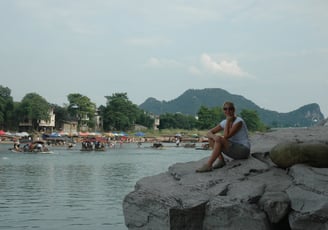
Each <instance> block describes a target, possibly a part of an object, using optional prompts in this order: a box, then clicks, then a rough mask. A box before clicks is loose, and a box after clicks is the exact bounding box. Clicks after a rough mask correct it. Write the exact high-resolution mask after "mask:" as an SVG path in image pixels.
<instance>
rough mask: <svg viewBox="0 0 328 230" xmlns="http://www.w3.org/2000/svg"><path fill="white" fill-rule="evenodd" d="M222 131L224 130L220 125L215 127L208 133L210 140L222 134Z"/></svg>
mask: <svg viewBox="0 0 328 230" xmlns="http://www.w3.org/2000/svg"><path fill="white" fill-rule="evenodd" d="M221 130H223V128H222V127H221V126H220V125H217V126H215V127H214V128H212V129H210V130H209V131H208V132H207V135H206V136H207V137H208V138H210V139H215V137H216V135H215V134H216V133H218V132H220V131H221Z"/></svg>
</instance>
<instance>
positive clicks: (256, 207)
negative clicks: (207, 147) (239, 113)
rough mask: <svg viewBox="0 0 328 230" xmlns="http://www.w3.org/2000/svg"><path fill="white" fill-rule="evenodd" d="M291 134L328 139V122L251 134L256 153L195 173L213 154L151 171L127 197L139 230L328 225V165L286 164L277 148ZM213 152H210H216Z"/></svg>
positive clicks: (318, 229) (129, 216)
mask: <svg viewBox="0 0 328 230" xmlns="http://www.w3.org/2000/svg"><path fill="white" fill-rule="evenodd" d="M286 141H292V142H296V143H303V142H314V141H315V142H318V141H320V142H322V143H326V144H327V142H328V127H327V126H322V127H315V128H288V129H277V130H274V131H272V132H268V133H258V134H254V135H252V137H251V143H252V149H251V152H252V154H251V157H250V158H249V159H247V160H234V161H229V162H228V163H227V165H226V166H225V167H223V168H221V169H217V170H213V171H212V172H209V173H195V169H196V168H197V167H199V166H200V165H202V164H203V163H204V162H205V161H206V160H207V158H204V159H200V160H199V161H194V162H187V163H176V164H174V165H172V166H170V167H169V169H168V171H167V172H164V173H161V174H158V175H154V176H151V177H146V178H143V179H141V180H139V181H138V182H137V183H136V186H135V190H134V191H132V192H131V193H129V194H127V195H126V197H125V199H124V201H123V212H124V217H125V224H126V226H127V227H128V229H130V230H134V229H156V230H160V229H171V230H173V229H177V230H181V229H188V230H191V229H194V230H200V229H204V230H210V229H211V230H212V229H225V230H235V229H252V230H256V229H263V230H266V229H270V230H272V229H274V230H275V229H295V230H296V229H297V230H300V229H311V230H327V229H328V168H315V167H312V166H310V165H308V164H301V163H299V164H294V165H292V166H291V167H289V168H286V169H284V168H280V167H278V166H277V165H276V164H275V163H273V161H272V160H271V158H270V151H271V149H272V148H273V147H274V146H276V145H277V144H279V143H282V142H286ZM209 154H210V152H209ZM327 154H328V152H327Z"/></svg>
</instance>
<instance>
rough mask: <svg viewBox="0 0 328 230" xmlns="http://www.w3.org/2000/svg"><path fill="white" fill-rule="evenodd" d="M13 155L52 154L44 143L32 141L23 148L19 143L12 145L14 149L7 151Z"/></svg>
mask: <svg viewBox="0 0 328 230" xmlns="http://www.w3.org/2000/svg"><path fill="white" fill-rule="evenodd" d="M9 150H10V151H11V152H14V153H53V152H52V151H50V150H49V149H48V147H47V146H46V145H45V142H44V141H40V140H38V141H33V142H27V143H25V144H24V146H23V148H22V147H20V144H19V143H14V147H13V148H10V149H9Z"/></svg>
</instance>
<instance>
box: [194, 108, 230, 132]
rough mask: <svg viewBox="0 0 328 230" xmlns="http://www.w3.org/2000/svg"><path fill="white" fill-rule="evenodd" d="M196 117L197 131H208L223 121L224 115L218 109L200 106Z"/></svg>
mask: <svg viewBox="0 0 328 230" xmlns="http://www.w3.org/2000/svg"><path fill="white" fill-rule="evenodd" d="M197 115H198V128H199V129H210V128H212V127H214V126H216V125H217V124H218V123H219V122H220V121H222V120H223V119H225V116H224V113H223V112H222V109H221V108H220V107H213V108H207V107H205V106H201V107H200V108H199V111H198V113H197Z"/></svg>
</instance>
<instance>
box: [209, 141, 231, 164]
mask: <svg viewBox="0 0 328 230" xmlns="http://www.w3.org/2000/svg"><path fill="white" fill-rule="evenodd" d="M227 148H228V141H227V140H226V139H224V138H223V137H221V136H219V137H218V138H217V139H216V140H215V142H214V148H213V151H212V154H211V156H210V158H209V159H208V161H207V164H208V166H210V167H212V164H213V163H214V161H215V160H216V159H217V158H218V159H219V160H222V161H223V156H222V153H221V152H222V150H223V149H227Z"/></svg>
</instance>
